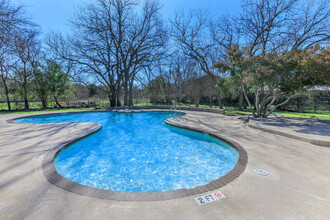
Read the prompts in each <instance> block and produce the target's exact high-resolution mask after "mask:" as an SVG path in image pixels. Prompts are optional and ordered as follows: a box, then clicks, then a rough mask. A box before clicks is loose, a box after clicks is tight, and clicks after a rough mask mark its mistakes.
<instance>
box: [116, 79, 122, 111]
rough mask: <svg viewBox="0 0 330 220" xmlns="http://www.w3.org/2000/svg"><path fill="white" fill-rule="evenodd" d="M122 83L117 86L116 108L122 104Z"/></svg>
mask: <svg viewBox="0 0 330 220" xmlns="http://www.w3.org/2000/svg"><path fill="white" fill-rule="evenodd" d="M120 89H121V88H120V83H119V82H118V84H117V92H116V106H121V102H120Z"/></svg>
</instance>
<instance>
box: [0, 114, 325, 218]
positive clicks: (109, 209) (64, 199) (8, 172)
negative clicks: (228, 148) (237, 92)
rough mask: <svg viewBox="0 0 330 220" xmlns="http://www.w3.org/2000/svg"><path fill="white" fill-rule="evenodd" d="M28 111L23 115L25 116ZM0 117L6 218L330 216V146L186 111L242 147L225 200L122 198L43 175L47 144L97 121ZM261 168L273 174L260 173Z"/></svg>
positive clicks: (194, 123) (0, 214)
mask: <svg viewBox="0 0 330 220" xmlns="http://www.w3.org/2000/svg"><path fill="white" fill-rule="evenodd" d="M19 116H22V115H19ZM15 117H18V116H17V115H0V219H70V220H73V219H150V220H151V219H152V220H154V219H199V220H200V219H329V216H330V172H329V170H330V159H329V158H330V148H327V147H321V146H316V145H312V144H308V143H305V142H301V141H297V140H293V139H289V138H286V137H282V136H277V135H273V134H269V133H265V132H262V131H258V130H255V129H251V128H248V127H247V126H246V125H245V124H244V123H243V122H242V121H241V120H236V119H233V118H232V117H228V116H222V115H218V114H213V113H200V112H188V114H187V115H186V116H185V117H184V118H181V119H172V120H175V122H176V123H178V124H180V123H181V124H184V125H187V126H191V127H195V128H203V129H206V130H210V131H213V132H216V133H219V134H221V135H223V136H226V137H228V138H230V139H232V140H234V141H236V142H238V143H239V144H241V145H242V146H243V147H244V148H245V150H246V151H247V153H248V157H249V161H248V165H247V168H246V170H245V171H244V173H243V174H242V175H241V176H240V177H238V178H237V179H236V180H234V181H233V182H232V183H230V184H228V185H226V186H225V187H223V188H221V189H220V191H221V192H222V193H223V194H225V196H226V198H225V199H223V200H219V201H216V202H213V203H209V204H207V205H204V206H198V205H197V203H196V202H195V200H194V196H193V197H187V198H183V199H175V200H169V201H159V202H118V201H110V200H102V199H95V198H90V197H87V196H81V195H77V194H74V193H70V192H67V191H65V190H62V189H60V188H57V187H56V186H53V185H52V184H50V183H49V182H48V181H47V180H46V179H45V177H44V176H43V173H42V168H41V164H42V159H43V158H40V159H36V160H32V158H33V157H34V156H35V155H36V154H40V153H46V152H45V149H46V148H47V147H49V146H52V145H56V144H59V143H63V142H66V141H69V140H72V139H75V138H78V137H80V136H83V135H84V134H86V132H88V130H89V129H90V128H91V127H94V126H95V124H93V123H79V124H78V123H63V124H13V123H8V122H7V121H6V120H8V119H11V118H15ZM255 168H262V169H265V170H267V171H269V173H270V174H269V175H268V176H259V175H257V174H255V173H254V172H253V170H254V169H255Z"/></svg>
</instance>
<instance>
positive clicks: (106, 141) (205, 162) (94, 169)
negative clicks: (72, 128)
mask: <svg viewBox="0 0 330 220" xmlns="http://www.w3.org/2000/svg"><path fill="white" fill-rule="evenodd" d="M168 117H169V116H168V115H167V114H166V113H163V112H147V113H116V112H88V113H67V114H56V115H46V116H36V117H30V118H25V119H17V120H16V122H20V123H50V122H52V123H53V122H96V123H99V124H102V129H101V130H100V131H99V132H97V133H95V134H93V135H91V136H89V137H87V138H85V139H82V140H81V141H78V142H76V143H74V144H73V145H71V146H70V147H69V148H67V149H65V150H63V151H62V152H61V153H59V154H58V155H57V157H56V158H55V161H54V163H55V168H56V170H57V172H58V173H59V174H60V175H62V176H63V177H65V178H67V179H69V180H72V181H74V182H77V183H80V184H83V185H86V186H90V187H94V188H100V189H109V190H113V191H123V192H156V191H167V190H176V189H182V188H187V189H189V188H194V187H197V186H201V185H205V184H207V183H209V182H210V181H212V180H215V179H217V178H219V177H221V176H223V175H225V174H226V173H228V172H229V171H230V170H232V169H233V168H234V167H235V165H236V163H237V161H238V153H237V151H236V150H235V149H234V148H233V147H231V146H230V145H228V144H227V143H224V142H221V141H219V140H218V139H215V138H212V137H209V136H206V135H203V134H200V133H197V132H192V131H187V130H183V129H179V128H174V127H171V126H169V125H166V124H165V123H164V120H165V119H166V118H168Z"/></svg>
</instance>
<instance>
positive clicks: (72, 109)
mask: <svg viewBox="0 0 330 220" xmlns="http://www.w3.org/2000/svg"><path fill="white" fill-rule="evenodd" d="M91 110H95V108H70V109H59V110H57V109H52V110H31V111H13V112H0V114H28V113H44V112H67V111H91Z"/></svg>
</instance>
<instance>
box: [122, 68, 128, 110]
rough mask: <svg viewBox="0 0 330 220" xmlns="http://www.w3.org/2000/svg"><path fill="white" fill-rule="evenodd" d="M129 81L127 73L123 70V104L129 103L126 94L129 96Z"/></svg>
mask: <svg viewBox="0 0 330 220" xmlns="http://www.w3.org/2000/svg"><path fill="white" fill-rule="evenodd" d="M128 81H129V77H128V73H126V72H125V76H124V85H123V86H124V106H128V105H129V100H128V96H129V89H128V83H129V82H128Z"/></svg>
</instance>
